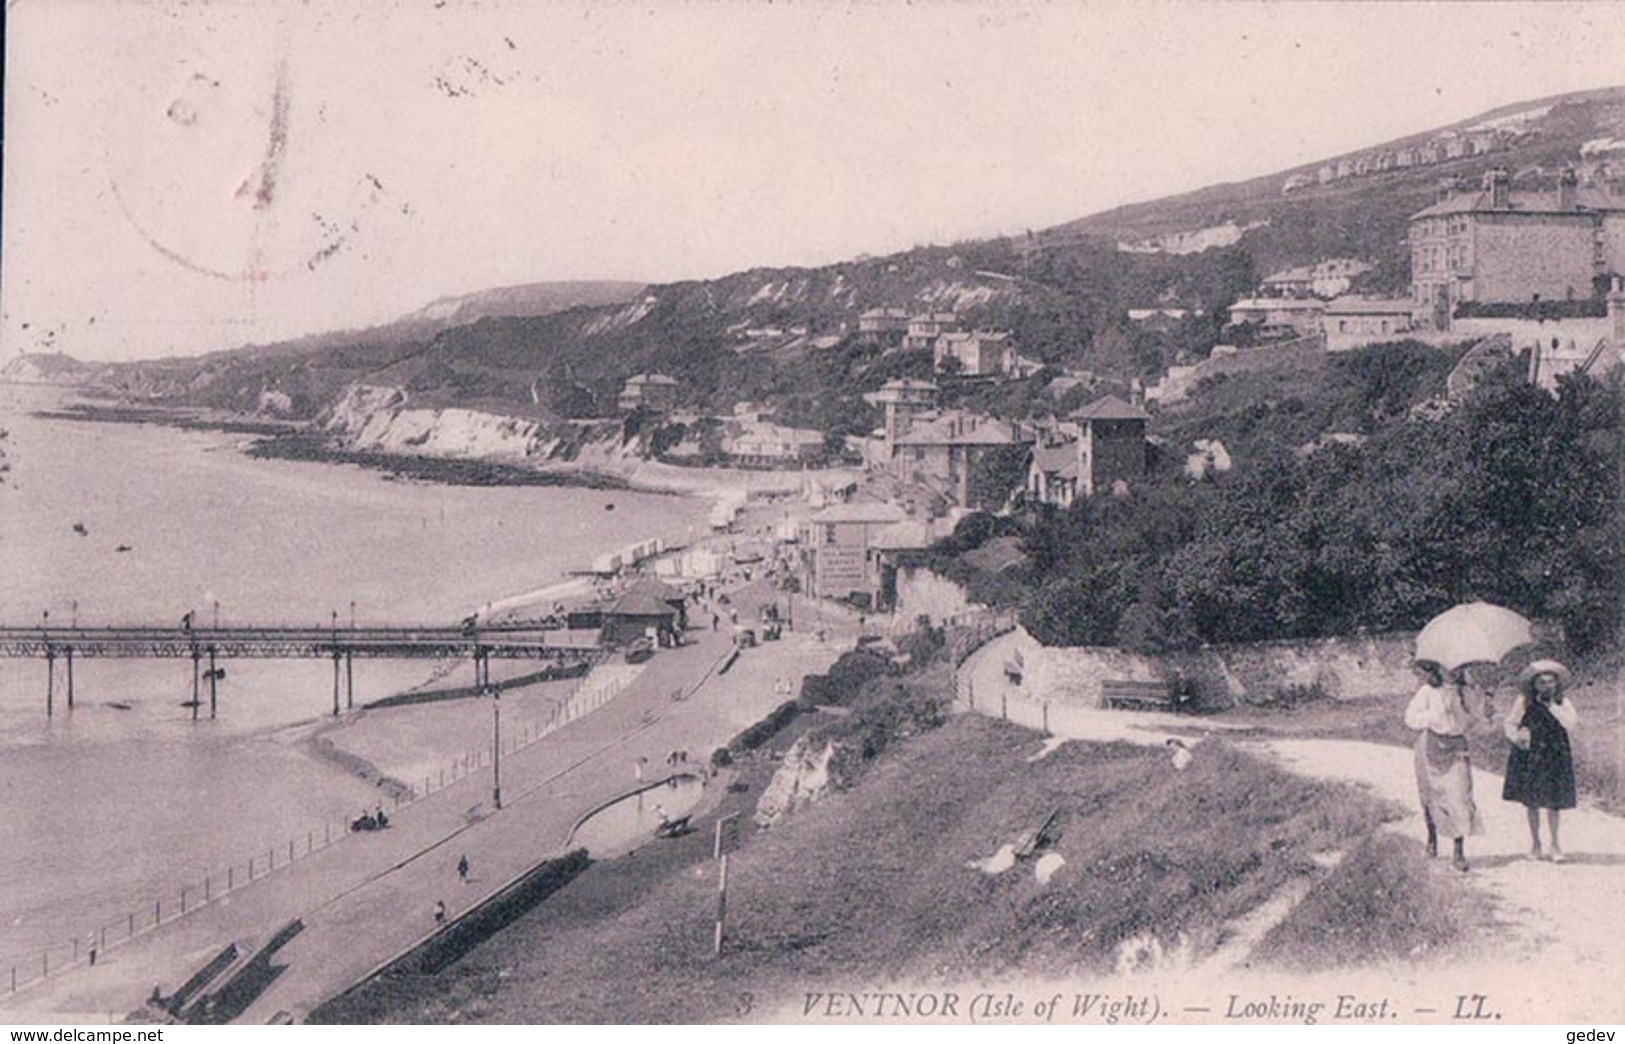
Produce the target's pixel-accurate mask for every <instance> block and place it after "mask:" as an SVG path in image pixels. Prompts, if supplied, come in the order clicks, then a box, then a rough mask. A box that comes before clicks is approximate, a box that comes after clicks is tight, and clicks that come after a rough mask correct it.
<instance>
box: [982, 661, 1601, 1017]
mask: <svg viewBox="0 0 1625 1044" xmlns="http://www.w3.org/2000/svg"><path fill="white" fill-rule="evenodd" d="M1001 644H1002V640H996V641H994V642H991V643H989V644H988V645H987V646H984V647H983V648H982V649H981V650H978V652H977V653H975V654H974V655H973V656H972V657H971V658H970V659H969V660H967V661H966V663H965V665H964V668H963V670H964V671H965V672H966V673H968V674H969V675H970V676H971V677H972V678H973V679H974V682H975V685H976V696H977V701H976V706H975V708H974V709H975V711H976V712H978V713H984V714H990V715H992V716H995V717H997V716H1000V714H1001V713H1003V714H1005V715H1006V716H1008V717H1009V718H1010V719H1011V720H1014V721H1017V722H1019V723H1021V724H1031V725H1036V724H1038V723H1037V722H1036V721H1032V722H1029V721H1027V720H1026V718H1025V717H1022V716H1019V715H1018V713H1013V712H1015V711H1017V709H1018V708H1020V711H1021V712H1023V713H1024V712H1025V711H1026V710H1027V707H1026V704H1027V703H1029V702H1032V701H1031V699H1030V697H1029V696H1027V694H1022V693H1019V692H1018V691H1017V690H1016V689H1015V688H1014V687H1010V692H1002V691H1001V687H1003V686H1007V685H1008V683H1007V682H1004V681H1003V679H1002V670H1001V669H1000V666H999V665H1000V664H1002V662H1003V656H1005V655H1007V653H1006V652H1005V650H1003V649H1002V648H1001ZM1001 697H1002V698H1001ZM961 709H965V708H964V706H963V705H961ZM1028 716H1030V715H1028ZM1047 724H1048V726H1049V729H1050V731H1051V732H1052V733H1053V734H1054V735H1055V736H1057V737H1064V738H1066V739H1075V740H1086V741H1092V742H1112V741H1126V742H1134V743H1145V744H1148V745H1156V744H1161V743H1163V742H1164V741H1165V740H1166V739H1167V738H1168V737H1169V736H1170V735H1174V734H1176V733H1177V734H1181V735H1189V734H1190V733H1191V732H1192V731H1200V730H1203V729H1204V728H1205V724H1204V723H1203V722H1202V721H1201V720H1200V719H1193V718H1184V717H1180V718H1175V717H1173V716H1171V715H1165V714H1146V713H1136V712H1129V711H1102V710H1094V709H1088V708H1073V709H1070V710H1068V711H1067V712H1066V713H1057V712H1056V710H1055V708H1054V707H1051V708H1050V711H1049V714H1048V716H1047ZM1225 728H1226V729H1228V728H1229V726H1225ZM1214 731H1218V729H1215V730H1214ZM1231 742H1234V743H1236V744H1237V745H1238V746H1240V747H1241V748H1243V749H1251V750H1255V751H1257V752H1258V753H1260V754H1262V755H1264V756H1266V757H1269V758H1271V759H1274V760H1275V761H1277V762H1279V763H1280V764H1281V765H1283V766H1284V767H1286V768H1288V769H1289V770H1291V771H1293V772H1297V773H1300V774H1302V775H1305V776H1311V777H1314V778H1317V779H1325V780H1330V781H1338V782H1345V783H1351V784H1353V785H1354V786H1357V787H1360V788H1361V789H1364V790H1366V791H1368V792H1370V793H1372V794H1373V795H1375V796H1377V797H1381V798H1385V799H1388V800H1390V801H1392V802H1393V803H1395V804H1396V805H1397V806H1399V807H1401V808H1404V809H1406V810H1407V812H1408V814H1407V815H1406V816H1405V818H1403V819H1402V820H1400V821H1398V822H1396V823H1394V824H1393V825H1392V829H1393V830H1395V831H1396V832H1398V833H1400V834H1401V835H1403V836H1410V837H1414V838H1415V839H1416V843H1417V845H1418V847H1420V846H1421V844H1422V839H1423V837H1424V834H1425V831H1424V829H1423V826H1422V819H1421V813H1420V811H1419V809H1418V806H1417V800H1416V782H1415V778H1416V777H1415V772H1414V770H1413V768H1412V757H1411V751H1410V750H1409V749H1406V748H1400V747H1394V746H1386V745H1382V744H1375V743H1365V742H1359V741H1354V740H1331V739H1250V738H1243V737H1240V736H1237V737H1235V738H1234V739H1232V740H1231ZM1195 756H1197V757H1200V756H1201V743H1200V742H1198V743H1196V744H1195ZM1501 768H1502V766H1501V765H1492V766H1475V767H1474V770H1473V791H1474V795H1475V797H1476V799H1477V802H1478V807H1479V810H1480V811H1481V813H1482V815H1483V819H1484V826H1485V832H1484V834H1483V835H1482V836H1478V837H1472V838H1469V839H1468V841H1467V855H1468V860H1469V862H1470V863H1471V867H1472V868H1471V870H1470V871H1469V872H1468V873H1466V874H1462V873H1460V872H1458V871H1456V870H1455V869H1453V868H1452V867H1451V866H1450V861H1449V859H1448V858H1443V859H1440V860H1439V861H1437V862H1436V863H1435V864H1434V872H1435V873H1437V874H1440V875H1443V876H1446V877H1448V878H1450V879H1452V880H1459V881H1460V883H1461V887H1463V888H1472V889H1479V890H1482V891H1483V892H1484V893H1486V894H1487V895H1488V896H1489V897H1490V898H1491V899H1492V900H1493V903H1494V909H1495V913H1496V916H1497V920H1498V924H1497V927H1498V929H1499V932H1498V935H1497V938H1495V939H1494V940H1493V941H1492V945H1489V946H1486V947H1485V948H1484V949H1485V950H1486V951H1488V952H1485V953H1482V954H1479V955H1475V956H1471V957H1468V958H1465V959H1457V960H1453V961H1446V960H1441V961H1440V962H1439V963H1438V964H1436V965H1432V966H1429V965H1426V964H1422V963H1411V964H1406V965H1395V966H1377V967H1371V968H1362V969H1357V970H1354V971H1352V972H1349V971H1344V972H1335V973H1327V974H1324V975H1314V976H1296V975H1291V974H1289V973H1288V974H1283V973H1281V972H1280V971H1278V970H1277V971H1270V972H1264V971H1258V970H1253V969H1251V967H1250V965H1249V964H1248V962H1247V961H1246V960H1245V958H1242V959H1240V960H1236V959H1233V955H1232V956H1231V957H1230V958H1229V959H1226V960H1225V961H1222V962H1211V961H1210V962H1207V963H1206V964H1205V965H1204V966H1202V967H1198V968H1195V969H1182V970H1180V977H1179V979H1178V980H1177V983H1176V984H1175V985H1173V986H1172V987H1171V988H1172V990H1173V992H1174V993H1175V994H1176V995H1180V996H1184V997H1200V996H1203V995H1204V994H1205V995H1206V1000H1205V1001H1204V1002H1191V1004H1190V1005H1189V1006H1190V1007H1193V1008H1197V1009H1201V1008H1205V1009H1207V1010H1206V1011H1201V1010H1198V1011H1195V1012H1190V1013H1187V1014H1188V1015H1194V1016H1195V1017H1194V1018H1191V1019H1190V1021H1206V1020H1212V1021H1220V1020H1221V1019H1222V1018H1223V1017H1224V1016H1225V1009H1226V1008H1228V1007H1230V1006H1231V1000H1230V998H1231V997H1232V996H1234V997H1236V998H1238V1000H1237V1001H1236V1003H1237V1004H1238V1005H1241V1006H1244V1005H1245V1004H1246V998H1247V997H1249V996H1264V997H1268V996H1270V995H1272V994H1273V995H1275V996H1277V997H1279V996H1284V995H1286V994H1287V993H1294V994H1295V995H1296V996H1298V997H1300V998H1308V997H1324V998H1326V999H1327V1002H1328V1004H1329V1005H1331V1004H1333V1002H1334V1001H1335V998H1337V997H1339V996H1346V995H1350V994H1351V993H1354V994H1358V995H1360V996H1378V995H1385V996H1388V997H1389V998H1390V999H1391V1000H1392V1001H1393V1004H1391V1005H1390V1011H1392V1012H1394V1013H1395V1014H1393V1015H1390V1016H1385V1017H1390V1018H1397V1019H1398V1020H1400V1021H1404V1022H1443V1021H1452V1022H1476V1021H1503V1020H1504V1021H1510V1022H1524V1023H1528V1022H1542V1023H1551V1022H1591V1023H1596V1022H1607V1023H1618V1022H1625V990H1622V989H1621V988H1620V985H1619V984H1620V981H1621V975H1622V974H1625V819H1621V818H1619V817H1617V816H1612V815H1609V814H1607V813H1605V812H1603V811H1601V810H1599V809H1598V808H1596V807H1595V806H1594V805H1591V804H1589V803H1588V802H1586V801H1584V800H1582V802H1581V807H1580V808H1578V809H1573V810H1571V811H1568V812H1564V813H1563V816H1562V843H1563V849H1564V851H1565V853H1566V855H1567V856H1568V861H1567V862H1566V863H1564V864H1562V865H1557V864H1553V863H1550V862H1546V861H1540V862H1536V861H1533V860H1531V859H1529V858H1528V852H1529V831H1528V826H1527V821H1526V819H1525V813H1524V808H1523V806H1522V805H1517V804H1512V803H1509V802H1506V801H1503V800H1501V785H1502V776H1501V774H1500V769H1501ZM1542 820H1543V822H1542V832H1543V833H1544V831H1545V825H1544V815H1543V816H1542ZM1445 848H1446V854H1447V856H1448V846H1445ZM1286 912H1287V910H1286V909H1282V910H1279V911H1277V912H1276V913H1277V914H1278V916H1279V917H1284V916H1285V914H1286ZM1237 927H1238V932H1245V933H1246V934H1252V935H1258V934H1262V933H1261V932H1259V931H1257V930H1256V928H1254V929H1251V930H1249V929H1248V928H1247V927H1246V926H1237ZM1172 970H1173V969H1170V971H1172ZM1153 977H1154V976H1153ZM1125 988H1139V989H1143V988H1155V987H1154V985H1153V983H1150V982H1147V983H1144V984H1143V985H1140V984H1136V985H1135V986H1133V987H1129V986H1128V985H1127V984H1125ZM1328 1010H1331V1009H1330V1008H1328ZM1474 1016H1481V1018H1475V1017H1474Z"/></svg>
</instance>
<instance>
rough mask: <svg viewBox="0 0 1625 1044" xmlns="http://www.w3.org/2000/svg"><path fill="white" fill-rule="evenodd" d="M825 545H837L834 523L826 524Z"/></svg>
mask: <svg viewBox="0 0 1625 1044" xmlns="http://www.w3.org/2000/svg"><path fill="white" fill-rule="evenodd" d="M824 543H826V544H833V543H835V523H833V522H826V523H825V524H824Z"/></svg>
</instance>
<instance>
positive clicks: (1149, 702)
mask: <svg viewBox="0 0 1625 1044" xmlns="http://www.w3.org/2000/svg"><path fill="white" fill-rule="evenodd" d="M1100 692H1101V695H1102V696H1103V697H1104V698H1105V702H1106V706H1108V707H1111V708H1114V709H1123V708H1128V709H1134V710H1165V711H1177V710H1178V709H1179V704H1180V701H1179V699H1178V698H1177V697H1176V696H1175V692H1174V687H1173V686H1172V685H1170V684H1169V683H1167V682H1165V681H1103V682H1101V683H1100Z"/></svg>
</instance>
